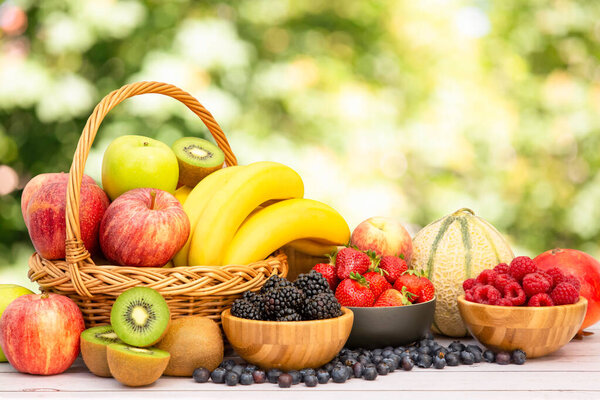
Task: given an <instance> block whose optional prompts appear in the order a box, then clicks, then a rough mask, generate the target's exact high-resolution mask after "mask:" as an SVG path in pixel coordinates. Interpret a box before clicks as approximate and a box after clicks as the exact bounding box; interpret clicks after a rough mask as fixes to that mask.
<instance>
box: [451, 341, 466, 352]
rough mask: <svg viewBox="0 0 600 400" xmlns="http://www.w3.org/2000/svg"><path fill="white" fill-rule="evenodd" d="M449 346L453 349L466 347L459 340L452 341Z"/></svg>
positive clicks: (457, 349) (458, 349)
mask: <svg viewBox="0 0 600 400" xmlns="http://www.w3.org/2000/svg"><path fill="white" fill-rule="evenodd" d="M448 348H449V349H450V350H452V351H459V352H460V351H463V350H464V349H465V345H464V344H462V343H461V342H459V341H454V342H452V343H450V346H448Z"/></svg>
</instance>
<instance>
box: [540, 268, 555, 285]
mask: <svg viewBox="0 0 600 400" xmlns="http://www.w3.org/2000/svg"><path fill="white" fill-rule="evenodd" d="M537 273H538V274H542V276H543V277H544V278H546V280H547V281H548V282H549V283H550V288H553V287H554V279H553V278H552V276H551V275H550V274H549V273H547V272H546V271H542V270H541V269H538V271H537Z"/></svg>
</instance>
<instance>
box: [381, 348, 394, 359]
mask: <svg viewBox="0 0 600 400" xmlns="http://www.w3.org/2000/svg"><path fill="white" fill-rule="evenodd" d="M392 354H394V349H391V350H389V349H387V350H384V351H383V352H382V353H381V356H382V357H383V358H388V357H389V356H391V355H392Z"/></svg>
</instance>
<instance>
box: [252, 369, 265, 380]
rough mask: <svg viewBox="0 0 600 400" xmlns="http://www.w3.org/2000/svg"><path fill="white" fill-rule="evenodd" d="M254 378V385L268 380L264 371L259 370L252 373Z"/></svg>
mask: <svg viewBox="0 0 600 400" xmlns="http://www.w3.org/2000/svg"><path fill="white" fill-rule="evenodd" d="M252 378H253V379H254V383H265V382H266V380H267V374H265V371H263V370H262V369H257V370H256V371H254V372H253V373H252Z"/></svg>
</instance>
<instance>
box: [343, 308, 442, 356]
mask: <svg viewBox="0 0 600 400" xmlns="http://www.w3.org/2000/svg"><path fill="white" fill-rule="evenodd" d="M348 308H349V309H351V310H352V312H353V313H354V324H353V325H352V332H350V337H349V338H348V341H347V342H346V347H349V348H357V347H362V348H365V349H376V348H383V347H386V346H393V347H396V346H402V345H405V344H409V343H412V342H414V341H415V340H418V339H420V338H421V337H423V335H424V334H425V333H427V332H429V328H430V327H431V324H432V323H433V314H434V312H435V298H434V299H433V300H430V301H428V302H426V303H419V304H412V305H409V306H400V307H348Z"/></svg>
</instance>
